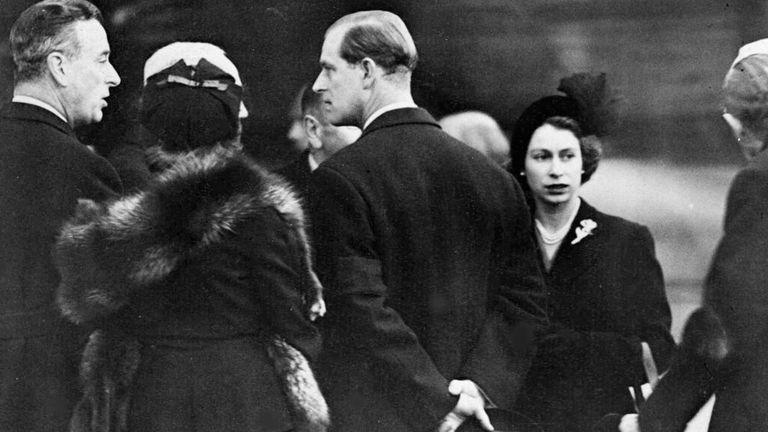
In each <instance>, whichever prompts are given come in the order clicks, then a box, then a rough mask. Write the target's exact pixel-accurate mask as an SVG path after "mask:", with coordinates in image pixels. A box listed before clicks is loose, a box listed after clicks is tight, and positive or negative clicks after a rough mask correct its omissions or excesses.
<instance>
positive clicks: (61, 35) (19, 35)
mask: <svg viewBox="0 0 768 432" xmlns="http://www.w3.org/2000/svg"><path fill="white" fill-rule="evenodd" d="M92 19H95V20H97V21H99V22H101V12H99V9H98V8H96V6H94V5H92V4H91V3H89V2H87V1H85V0H45V1H42V2H39V3H35V4H33V5H32V6H30V7H28V8H27V9H26V10H25V11H24V12H22V13H21V15H20V16H19V18H18V19H17V20H16V22H15V23H14V24H13V27H12V28H11V34H10V38H9V39H10V45H11V54H12V55H13V61H14V63H15V64H16V81H17V82H27V81H34V80H36V79H38V78H40V77H41V76H43V74H44V71H45V67H46V60H47V57H48V55H49V54H51V53H52V52H54V51H61V52H63V53H64V54H65V55H67V56H69V57H73V56H76V55H77V54H78V52H79V49H80V46H79V45H78V39H77V37H75V35H74V31H73V29H72V24H73V23H74V22H76V21H88V20H92Z"/></svg>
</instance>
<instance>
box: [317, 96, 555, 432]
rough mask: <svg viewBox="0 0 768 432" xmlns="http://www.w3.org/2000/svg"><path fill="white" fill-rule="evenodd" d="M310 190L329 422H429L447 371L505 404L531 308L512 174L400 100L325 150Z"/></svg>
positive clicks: (520, 201) (534, 304)
mask: <svg viewBox="0 0 768 432" xmlns="http://www.w3.org/2000/svg"><path fill="white" fill-rule="evenodd" d="M310 190H311V193H310V197H309V198H310V201H311V207H310V208H311V213H310V214H311V215H312V217H313V227H314V237H315V239H316V242H317V243H316V250H317V270H318V273H319V276H320V277H321V281H322V282H323V285H324V286H325V288H326V294H327V303H328V315H327V316H326V318H325V319H324V327H325V331H326V336H327V339H326V340H327V344H326V345H325V346H324V354H323V355H321V362H320V364H319V365H318V368H317V370H318V371H319V372H318V373H319V374H320V375H321V379H323V384H324V387H323V389H324V391H325V392H326V396H327V398H328V399H329V407H330V409H331V412H332V416H333V421H332V423H333V425H334V426H335V430H338V431H356V432H357V431H362V430H365V431H393V430H398V431H426V430H432V429H434V428H435V427H437V425H438V423H439V421H440V420H441V419H442V418H443V417H444V416H445V415H446V414H447V413H448V412H449V411H450V410H451V409H452V408H453V407H454V406H455V404H456V401H457V399H456V398H455V397H453V396H451V395H450V394H449V393H448V381H449V380H451V379H454V378H468V379H472V380H474V382H476V383H477V384H478V385H479V386H480V387H481V388H482V389H483V390H484V391H485V392H486V393H487V395H488V396H489V398H490V399H491V400H492V401H493V402H494V403H495V404H497V405H500V406H501V407H509V406H510V405H511V403H512V399H514V396H515V393H516V390H517V389H519V387H520V386H521V384H522V380H523V377H524V375H525V373H526V370H527V368H528V366H529V362H530V350H531V346H530V344H531V333H532V332H531V329H532V328H533V327H535V326H536V324H538V323H540V322H542V321H543V320H544V315H543V312H542V309H541V308H540V306H539V302H540V300H541V298H540V297H541V296H542V294H543V287H542V276H541V272H540V271H539V268H538V265H537V262H536V256H535V252H534V245H533V239H532V237H531V234H530V233H531V230H530V216H529V213H528V208H527V206H526V204H525V201H524V198H523V194H522V192H521V189H520V187H519V185H517V183H516V182H515V181H514V180H513V179H512V178H511V177H510V176H509V175H508V174H507V173H505V172H504V171H503V170H502V169H500V168H499V167H498V166H496V165H495V164H494V163H493V162H492V161H490V160H488V159H487V158H485V157H484V156H483V155H481V154H480V153H478V152H476V151H474V150H472V149H471V148H469V147H468V146H466V145H464V144H462V143H461V142H459V141H457V140H455V139H453V138H451V137H449V136H448V135H447V134H446V133H444V132H443V131H442V130H440V127H439V125H438V124H437V122H435V120H434V119H433V118H432V117H431V116H430V115H429V114H428V113H427V112H426V111H424V110H422V109H417V108H405V109H397V110H393V111H389V112H386V113H384V114H383V115H381V116H380V117H379V118H377V119H375V120H374V121H373V122H372V124H370V125H369V126H368V127H367V128H366V129H365V130H364V131H363V135H362V137H361V138H360V139H359V140H358V141H357V142H356V143H355V144H353V145H351V146H349V147H346V148H344V149H343V150H341V151H339V152H338V153H337V154H336V155H334V157H333V158H332V159H330V160H328V161H326V162H324V163H323V164H322V165H321V166H320V167H319V168H318V169H317V170H315V172H314V173H313V177H312V184H311V186H310Z"/></svg>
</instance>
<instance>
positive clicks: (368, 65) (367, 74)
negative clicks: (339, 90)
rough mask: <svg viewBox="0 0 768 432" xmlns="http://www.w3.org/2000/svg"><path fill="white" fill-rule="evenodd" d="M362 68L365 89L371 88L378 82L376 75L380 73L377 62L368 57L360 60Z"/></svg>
mask: <svg viewBox="0 0 768 432" xmlns="http://www.w3.org/2000/svg"><path fill="white" fill-rule="evenodd" d="M360 68H361V69H362V70H363V88H365V89H368V88H371V86H373V83H374V81H376V73H377V72H378V67H377V66H376V62H375V61H373V59H371V58H370V57H366V58H364V59H362V60H360Z"/></svg>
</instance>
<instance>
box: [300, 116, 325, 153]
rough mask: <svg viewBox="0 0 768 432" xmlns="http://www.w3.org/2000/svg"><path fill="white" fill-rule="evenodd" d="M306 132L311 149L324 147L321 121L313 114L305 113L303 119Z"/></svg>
mask: <svg viewBox="0 0 768 432" xmlns="http://www.w3.org/2000/svg"><path fill="white" fill-rule="evenodd" d="M302 123H303V125H304V133H305V134H306V135H307V143H308V144H309V147H310V150H311V149H319V148H322V146H323V142H322V141H321V140H320V121H319V120H317V118H315V116H313V115H311V114H306V115H304V118H303V119H302Z"/></svg>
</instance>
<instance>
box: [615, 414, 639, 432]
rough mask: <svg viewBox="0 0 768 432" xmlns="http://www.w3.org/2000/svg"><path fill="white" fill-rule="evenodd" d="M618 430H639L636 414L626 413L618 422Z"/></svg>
mask: <svg viewBox="0 0 768 432" xmlns="http://www.w3.org/2000/svg"><path fill="white" fill-rule="evenodd" d="M619 431H620V432H640V423H638V421H637V414H626V415H625V416H624V417H622V418H621V423H619Z"/></svg>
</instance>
